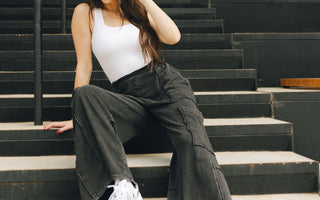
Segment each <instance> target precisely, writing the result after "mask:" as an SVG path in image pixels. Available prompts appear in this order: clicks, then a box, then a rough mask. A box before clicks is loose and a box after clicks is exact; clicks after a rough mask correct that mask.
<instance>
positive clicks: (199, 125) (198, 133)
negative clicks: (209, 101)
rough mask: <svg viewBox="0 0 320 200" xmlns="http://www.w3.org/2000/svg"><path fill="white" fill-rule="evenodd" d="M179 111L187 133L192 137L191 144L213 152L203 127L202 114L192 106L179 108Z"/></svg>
mask: <svg viewBox="0 0 320 200" xmlns="http://www.w3.org/2000/svg"><path fill="white" fill-rule="evenodd" d="M179 111H180V112H181V114H182V116H183V121H184V123H185V124H186V127H187V129H188V131H189V132H190V134H191V136H192V144H193V145H194V146H200V147H203V148H205V149H207V150H210V151H212V152H213V149H212V145H211V143H210V141H209V137H208V135H207V132H206V129H205V126H204V124H203V115H202V113H201V112H200V111H199V110H198V109H197V108H196V107H194V106H190V107H187V106H180V107H179Z"/></svg>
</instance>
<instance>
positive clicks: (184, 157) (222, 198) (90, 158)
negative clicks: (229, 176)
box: [71, 63, 231, 200]
mask: <svg viewBox="0 0 320 200" xmlns="http://www.w3.org/2000/svg"><path fill="white" fill-rule="evenodd" d="M71 107H72V116H73V127H74V129H73V130H74V138H75V154H76V173H77V176H78V180H79V188H80V195H81V199H82V200H91V199H92V200H98V199H99V198H101V196H102V195H103V194H104V192H105V191H106V189H107V186H108V185H109V184H110V183H111V182H112V181H113V180H115V179H128V180H131V181H134V179H133V176H132V174H131V172H130V170H129V168H128V164H127V160H126V155H125V151H124V147H123V143H125V142H127V141H128V140H130V139H131V138H133V137H135V136H136V135H138V134H140V133H141V132H142V130H143V129H145V128H146V127H148V126H149V127H150V125H151V126H152V124H153V123H154V124H160V125H161V126H162V127H163V128H164V130H165V132H166V134H167V135H168V137H169V138H170V141H171V142H172V145H173V147H174V152H173V156H172V159H171V163H170V170H169V188H168V199H169V200H230V199H231V195H230V191H229V188H228V185H227V182H226V180H225V177H224V174H223V172H222V169H221V167H220V166H219V164H218V162H217V160H216V156H215V154H214V150H213V148H212V146H211V144H210V142H209V139H208V136H207V133H206V130H205V127H204V125H203V116H202V113H201V112H200V111H199V109H198V104H197V102H196V99H195V96H194V94H193V90H192V88H191V87H190V82H189V80H188V79H186V78H184V77H183V76H182V75H181V74H180V73H179V71H178V70H177V69H176V68H174V67H173V66H171V65H170V64H168V63H162V64H155V65H154V66H153V70H150V68H149V67H148V66H145V67H144V68H142V69H139V70H137V71H135V72H133V73H131V74H129V75H127V76H125V77H123V78H121V79H119V80H117V81H116V82H114V83H113V84H112V91H108V90H105V89H103V88H100V87H98V86H95V85H84V86H81V87H78V88H76V89H75V90H74V91H73V93H72V101H71ZM146 125H148V126H146ZM144 131H145V130H144ZM150 134H152V132H150Z"/></svg>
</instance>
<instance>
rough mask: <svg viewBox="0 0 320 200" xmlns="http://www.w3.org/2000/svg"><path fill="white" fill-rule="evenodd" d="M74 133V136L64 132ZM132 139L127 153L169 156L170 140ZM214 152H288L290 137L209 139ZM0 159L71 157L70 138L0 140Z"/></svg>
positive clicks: (72, 152) (170, 149) (126, 146)
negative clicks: (7, 157)
mask: <svg viewBox="0 0 320 200" xmlns="http://www.w3.org/2000/svg"><path fill="white" fill-rule="evenodd" d="M66 134H73V133H66ZM156 139H157V140H156V141H155V139H154V138H151V139H150V138H134V139H133V140H132V141H130V142H129V143H126V144H125V150H126V153H128V154H140V153H168V152H172V151H173V147H172V145H171V142H170V140H169V138H167V137H164V138H156ZM209 139H210V142H211V144H212V146H213V147H214V150H215V151H290V150H292V149H291V145H292V144H291V135H289V134H287V135H280V134H279V135H268V136H264V135H263V136H236V135H235V136H230V137H209ZM0 152H1V153H0V156H42V155H73V154H74V144H73V140H72V139H60V140H38V141H27V140H22V141H8V140H7V141H0Z"/></svg>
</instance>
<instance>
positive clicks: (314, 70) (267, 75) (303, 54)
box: [233, 33, 320, 87]
mask: <svg viewBox="0 0 320 200" xmlns="http://www.w3.org/2000/svg"><path fill="white" fill-rule="evenodd" d="M233 39H234V44H233V46H234V48H239V49H244V59H245V61H246V66H251V67H253V68H255V69H257V71H258V85H259V86H260V87H274V86H280V79H281V78H312V77H313V78H318V77H320V68H319V67H318V63H320V57H319V51H320V48H319V46H320V34H319V33H292V34H290V33H288V34H284V33H283V34H277V33H272V34H271V33H270V34H253V33H252V34H234V36H233Z"/></svg>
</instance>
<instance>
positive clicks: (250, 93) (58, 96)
mask: <svg viewBox="0 0 320 200" xmlns="http://www.w3.org/2000/svg"><path fill="white" fill-rule="evenodd" d="M318 92H319V91H318ZM194 94H195V95H196V96H201V95H202V96H203V95H257V94H269V93H268V92H266V91H265V92H264V91H218V92H214V91H209V92H194ZM33 97H34V94H0V99H6V98H33ZM64 97H71V94H43V98H64Z"/></svg>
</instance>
